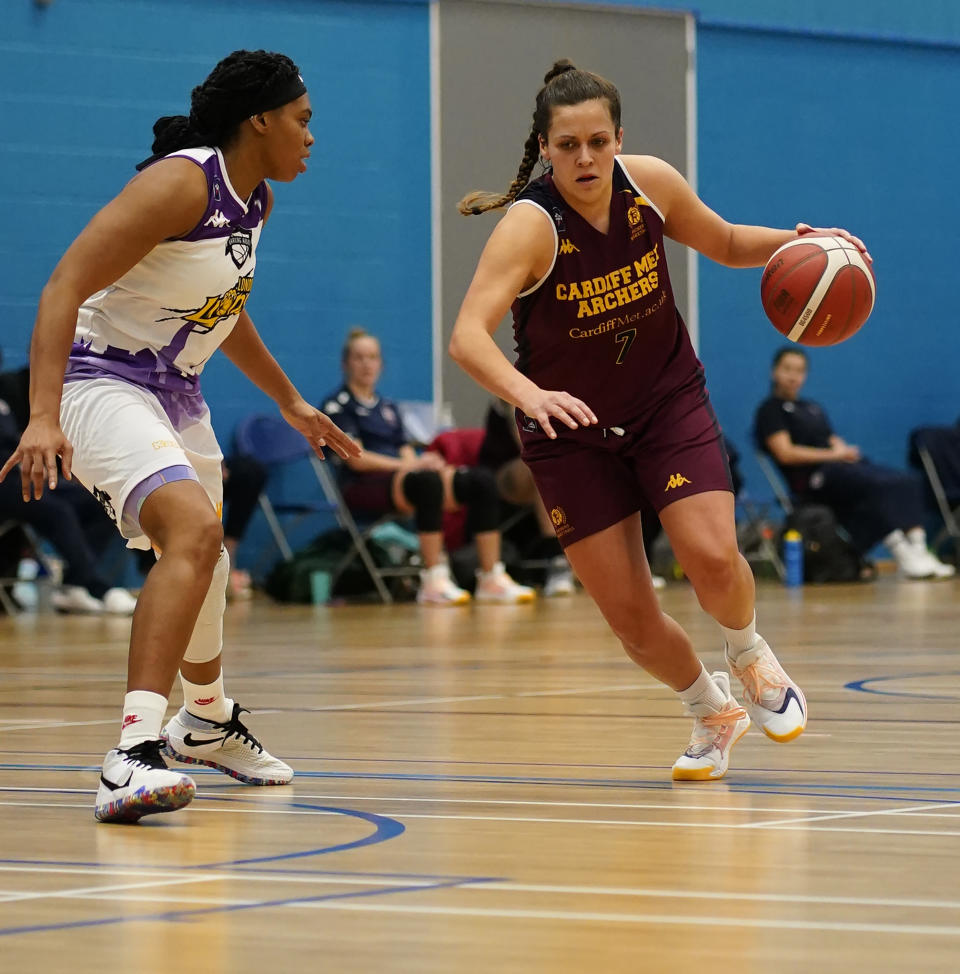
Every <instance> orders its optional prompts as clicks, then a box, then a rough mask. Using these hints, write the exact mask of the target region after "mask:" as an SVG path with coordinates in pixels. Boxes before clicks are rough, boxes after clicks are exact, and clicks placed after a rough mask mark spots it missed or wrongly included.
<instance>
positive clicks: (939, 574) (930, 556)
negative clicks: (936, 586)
mask: <svg viewBox="0 0 960 974" xmlns="http://www.w3.org/2000/svg"><path fill="white" fill-rule="evenodd" d="M921 555H922V557H923V558H924V559H925V560H926V563H927V566H928V568H929V571H930V576H929V577H930V578H936V579H941V578H953V576H954V575H956V574H957V569H956V568H955V567H954V566H953V565H948V564H947V563H946V562H943V561H941V560H940V559H939V558H938V557H937V556H936V555H935V554H934V553H933V552H932V551H928V550H927V549H926V548H924V549H923V551H922V552H921Z"/></svg>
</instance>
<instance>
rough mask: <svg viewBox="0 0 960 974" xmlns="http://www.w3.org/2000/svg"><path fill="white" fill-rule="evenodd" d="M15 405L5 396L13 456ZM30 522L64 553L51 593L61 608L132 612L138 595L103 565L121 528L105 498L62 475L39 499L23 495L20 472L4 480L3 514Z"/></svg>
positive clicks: (1, 440)
mask: <svg viewBox="0 0 960 974" xmlns="http://www.w3.org/2000/svg"><path fill="white" fill-rule="evenodd" d="M20 433H21V431H20V428H19V427H18V425H17V423H16V421H15V419H14V414H13V411H12V410H11V408H10V406H9V405H7V403H6V401H5V400H3V399H0V452H3V455H4V456H9V455H10V454H11V453H13V451H14V450H16V448H17V444H18V443H19V442H20ZM8 519H12V520H15V521H20V522H21V523H23V524H29V525H30V526H31V527H32V528H33V529H34V530H35V531H36V532H37V534H39V535H40V537H41V538H43V539H44V540H45V541H48V542H49V543H50V544H51V545H52V546H53V547H54V549H56V552H57V554H58V555H59V556H60V557H61V558H62V559H63V563H64V565H63V585H62V586H61V587H60V588H58V589H57V590H56V591H54V592H53V593H52V594H51V596H50V603H51V605H53V607H54V608H55V609H57V610H58V611H59V612H83V613H102V612H107V613H110V614H113V615H127V616H128V615H132V614H133V610H134V608H135V607H136V604H137V600H136V599H135V598H134V597H133V596H132V595H131V594H130V593H129V592H128V591H127V590H126V589H124V588H111V587H110V586H109V585H108V584H107V583H106V582H105V581H104V580H103V578H102V577H101V576H100V573H99V572H98V570H97V560H98V557H99V555H100V554H102V552H103V551H104V550H105V547H106V544H107V543H108V542H109V541H112V540H113V538H114V534H115V529H114V527H113V524H112V522H111V521H110V519H109V518H108V517H107V515H106V514H105V513H104V511H103V508H102V507H101V506H100V504H99V502H98V501H97V500H96V499H95V498H94V497H93V495H92V494H90V493H88V492H87V491H86V490H84V489H83V487H81V486H80V485H79V484H78V483H76V481H72V480H64V479H63V478H60V479H59V481H58V482H57V488H56V490H46V491H44V493H43V496H42V497H40V499H39V500H32V501H30V502H29V503H27V502H26V501H25V500H24V499H23V493H22V490H21V487H20V478H19V476H17V477H13V476H10V477H7V478H6V480H4V481H3V483H0V520H8Z"/></svg>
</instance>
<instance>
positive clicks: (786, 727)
mask: <svg viewBox="0 0 960 974" xmlns="http://www.w3.org/2000/svg"><path fill="white" fill-rule="evenodd" d="M725 654H726V658H727V666H729V667H730V672H731V673H732V674H733V675H734V676H735V677H736V678H737V679H738V680H739V681H740V685H741V686H742V687H743V705H744V707H746V708H747V713H749V714H750V716H751V717H752V718H753V719H754V720H755V721H756V722H757V724H758V725H759V727H760V728H761V730H762V731H763V732H764V734H766V735H767V737H769V738H770V739H771V740H774V741H778V742H779V743H781V744H784V743H786V742H787V741H792V740H793V739H794V738H795V737H799V736H800V735H801V734H802V733H803V731H804V728H805V727H806V726H807V701H806V698H805V697H804V695H803V691H802V690H801V689H800V687H798V686H797V684H796V683H794V682H793V680H791V679H790V677H789V676H787V673H786V671H785V670H784V668H783V667H782V666H781V665H780V663H779V662H778V660H777V657H776V656H774V655H773V650H772V649H771V648H770V647H769V646H768V645H767V641H766V640H765V639H764V638H763V637H762V636H757V641H756V642H755V643H754V644H753V647H752V648H751V649H748V650H747V651H746V652H744V653H741V654H740V655H739V656H738V657H737V659H736V662H734V661H733V660H732V659H731V658H730V653H729V650H725Z"/></svg>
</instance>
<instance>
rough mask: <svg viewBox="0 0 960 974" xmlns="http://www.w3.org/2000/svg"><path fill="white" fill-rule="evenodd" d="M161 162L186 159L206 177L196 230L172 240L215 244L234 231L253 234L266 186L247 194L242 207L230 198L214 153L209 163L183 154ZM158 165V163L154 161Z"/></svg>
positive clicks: (261, 216) (258, 221)
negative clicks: (201, 207)
mask: <svg viewBox="0 0 960 974" xmlns="http://www.w3.org/2000/svg"><path fill="white" fill-rule="evenodd" d="M164 158H165V159H169V158H177V159H189V160H190V161H191V162H192V163H194V164H195V165H197V166H199V167H200V168H201V169H202V170H203V173H204V175H205V176H206V177H207V188H208V193H207V208H206V210H205V211H204V214H203V216H202V217H200V219H199V220H198V221H197V224H196V226H195V227H194V228H193V229H192V230H191V231H190V232H189V233H187V234H184V236H182V237H174V238H172V239H175V240H189V241H196V240H215V239H217V238H218V237H219V238H224V237H229V236H230V235H231V234H232V233H234V231H236V230H237V229H238V228H241V229H244V230H253V229H255V228H256V227H257V226H259V225H260V223H261V221H262V220H263V214H264V213H265V212H266V207H267V184H266V183H265V182H261V183H259V184H258V185H257V187H256V188H255V189H254V191H253V192H252V193H251V194H250V197H249V199H248V200H247V204H246V206H244V205H243V204H242V203H241V202H240V201H239V200H238V199H237V198H236V197H235V196H234V194H233V191H232V189H231V187H230V183H229V179H228V178H227V176H226V174H225V173H224V172H223V169H222V167H221V165H220V155H219V153H218V152H216V151H214V152H213V153H212V154H211V156H210V158H209V159H206V160H205V161H204V162H197V160H196V159H194V158H193V157H192V156H191V155H189V154H187V153H186V152H183V153H173V154H172V155H171V156H164ZM157 161H158V162H159V161H160V160H157Z"/></svg>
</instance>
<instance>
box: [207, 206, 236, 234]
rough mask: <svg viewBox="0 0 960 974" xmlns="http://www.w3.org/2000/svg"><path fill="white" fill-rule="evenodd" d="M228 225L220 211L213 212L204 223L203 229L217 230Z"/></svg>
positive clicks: (228, 222)
mask: <svg viewBox="0 0 960 974" xmlns="http://www.w3.org/2000/svg"><path fill="white" fill-rule="evenodd" d="M229 225H230V221H229V220H228V219H227V218H226V217H225V216H224V215H223V213H222V211H220V210H214V211H213V216H211V217H210V219H209V220H207V221H206V223H204V226H205V227H216V228H217V229H218V230H219V229H221V228H222V227H226V226H229Z"/></svg>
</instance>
